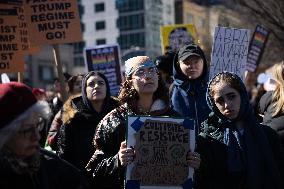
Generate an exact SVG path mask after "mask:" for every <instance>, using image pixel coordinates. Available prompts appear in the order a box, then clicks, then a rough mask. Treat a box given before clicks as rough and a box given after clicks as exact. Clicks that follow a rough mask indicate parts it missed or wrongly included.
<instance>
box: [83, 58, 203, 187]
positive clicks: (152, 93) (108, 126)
mask: <svg viewBox="0 0 284 189" xmlns="http://www.w3.org/2000/svg"><path fill="white" fill-rule="evenodd" d="M125 76H126V81H125V82H124V83H123V86H122V88H121V91H120V94H119V100H120V101H121V103H123V104H122V105H121V106H119V107H118V108H116V109H114V110H113V111H111V112H110V113H109V114H107V115H106V116H105V117H104V118H103V120H102V121H101V122H100V123H99V125H98V126H97V130H96V135H95V137H94V145H95V148H96V151H95V153H94V155H93V156H92V158H91V160H90V161H89V163H88V165H87V167H86V169H87V171H88V172H90V174H92V176H93V179H94V180H93V181H94V184H95V185H96V186H98V188H123V186H124V175H125V170H126V169H125V168H126V166H127V165H129V164H130V163H132V162H133V160H134V157H135V150H134V149H133V148H127V147H126V143H125V135H126V126H125V125H126V119H127V115H151V116H161V115H168V116H173V115H176V113H175V112H174V111H173V110H172V109H171V108H170V106H169V98H168V91H167V89H166V88H165V86H164V83H163V82H162V80H161V78H160V77H159V75H158V71H157V68H156V66H155V64H154V63H153V62H152V61H151V60H150V59H149V57H147V56H137V57H133V58H130V59H128V60H127V61H126V62H125ZM188 163H189V165H190V166H192V167H193V168H198V167H199V163H200V158H199V155H198V154H197V153H195V152H192V153H189V154H188Z"/></svg>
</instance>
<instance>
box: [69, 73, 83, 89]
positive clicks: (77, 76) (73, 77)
mask: <svg viewBox="0 0 284 189" xmlns="http://www.w3.org/2000/svg"><path fill="white" fill-rule="evenodd" d="M83 76H84V75H82V74H78V75H74V76H72V77H70V78H69V80H68V88H69V93H73V92H74V85H75V82H76V81H77V80H78V78H79V77H82V79H83Z"/></svg>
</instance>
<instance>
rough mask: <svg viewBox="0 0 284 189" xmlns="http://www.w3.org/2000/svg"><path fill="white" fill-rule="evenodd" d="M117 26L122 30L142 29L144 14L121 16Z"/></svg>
mask: <svg viewBox="0 0 284 189" xmlns="http://www.w3.org/2000/svg"><path fill="white" fill-rule="evenodd" d="M117 27H118V28H119V29H120V31H125V30H133V29H142V28H144V15H143V14H135V15H129V16H121V17H120V18H119V19H118V20H117Z"/></svg>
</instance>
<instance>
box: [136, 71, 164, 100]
mask: <svg viewBox="0 0 284 189" xmlns="http://www.w3.org/2000/svg"><path fill="white" fill-rule="evenodd" d="M158 79H159V78H158V73H157V69H156V68H155V67H149V68H140V69H138V70H136V71H135V72H134V73H133V75H132V79H131V81H132V85H133V87H134V88H135V90H136V91H137V92H138V94H139V95H141V94H149V93H154V92H155V91H156V90H157V88H158Z"/></svg>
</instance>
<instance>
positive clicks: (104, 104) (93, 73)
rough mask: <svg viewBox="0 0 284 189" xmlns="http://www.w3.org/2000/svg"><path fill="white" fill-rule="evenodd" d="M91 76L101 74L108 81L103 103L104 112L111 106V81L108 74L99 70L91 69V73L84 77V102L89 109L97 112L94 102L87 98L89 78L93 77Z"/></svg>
mask: <svg viewBox="0 0 284 189" xmlns="http://www.w3.org/2000/svg"><path fill="white" fill-rule="evenodd" d="M91 76H99V77H101V78H102V79H103V80H104V81H105V83H106V97H105V99H104V103H103V105H102V111H101V112H102V113H103V112H104V110H106V108H107V107H108V106H109V101H110V99H111V96H110V87H109V82H108V80H107V78H106V76H105V75H104V74H103V73H101V72H97V71H91V72H89V73H87V74H86V75H85V76H84V77H83V79H82V98H83V102H84V104H85V105H86V106H87V107H88V109H89V110H91V111H93V112H96V110H95V109H94V108H93V105H92V102H91V101H90V100H89V99H88V98H87V92H86V88H87V80H88V79H89V78H90V77H91Z"/></svg>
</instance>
